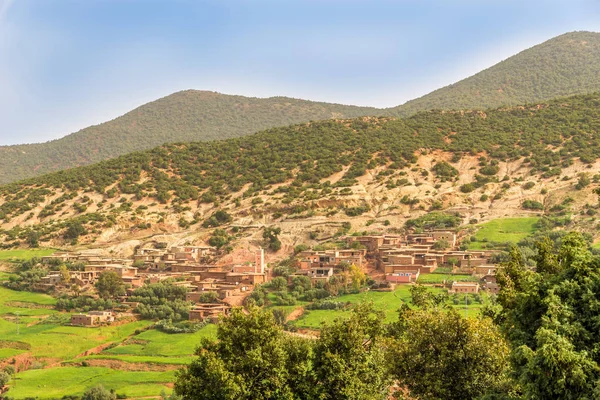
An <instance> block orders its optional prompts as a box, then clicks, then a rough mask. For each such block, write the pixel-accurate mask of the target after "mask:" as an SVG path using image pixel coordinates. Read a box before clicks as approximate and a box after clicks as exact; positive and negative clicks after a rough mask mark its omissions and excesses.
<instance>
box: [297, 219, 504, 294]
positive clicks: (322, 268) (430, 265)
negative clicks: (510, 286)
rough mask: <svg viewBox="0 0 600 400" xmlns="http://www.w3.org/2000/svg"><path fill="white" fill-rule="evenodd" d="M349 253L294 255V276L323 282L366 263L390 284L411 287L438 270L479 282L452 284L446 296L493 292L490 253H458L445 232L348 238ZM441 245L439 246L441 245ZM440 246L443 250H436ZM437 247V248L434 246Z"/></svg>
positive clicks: (453, 238) (493, 269)
mask: <svg viewBox="0 0 600 400" xmlns="http://www.w3.org/2000/svg"><path fill="white" fill-rule="evenodd" d="M346 240H347V243H348V247H349V249H344V250H325V251H303V252H301V253H299V254H298V259H299V261H298V267H299V268H300V270H299V271H298V272H297V274H302V275H306V276H308V277H310V279H311V281H313V282H315V281H318V280H327V279H329V278H330V277H331V276H333V275H334V273H335V271H336V270H339V269H340V268H341V267H343V266H344V265H346V266H347V265H356V266H358V267H362V266H363V265H364V264H365V263H367V262H369V263H371V264H372V265H375V266H376V267H377V269H379V270H380V271H382V272H383V273H384V275H385V280H386V281H387V282H390V283H391V284H403V283H415V282H416V281H417V279H418V278H419V276H420V275H421V274H430V273H432V272H434V271H435V270H436V269H437V268H438V267H440V266H450V267H452V269H453V271H454V272H458V273H468V274H472V275H475V276H477V277H478V278H481V279H482V284H483V286H482V285H480V284H479V283H477V282H453V283H451V284H449V285H450V286H449V292H450V293H478V292H479V290H480V289H481V288H485V289H487V290H489V291H491V292H497V290H498V287H497V285H496V283H495V273H496V268H497V267H496V265H494V264H493V263H492V262H491V257H492V255H493V254H494V252H493V251H470V250H465V251H461V250H458V249H457V248H458V244H459V239H458V237H457V235H456V233H455V232H452V231H447V230H439V231H436V230H434V231H430V232H425V233H409V234H406V235H378V236H349V237H347V238H346ZM442 241H443V242H442ZM440 242H442V243H443V246H439V244H440ZM436 243H438V245H436Z"/></svg>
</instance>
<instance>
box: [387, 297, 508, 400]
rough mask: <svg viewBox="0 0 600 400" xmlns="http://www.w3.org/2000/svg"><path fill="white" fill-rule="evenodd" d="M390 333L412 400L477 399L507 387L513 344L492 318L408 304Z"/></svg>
mask: <svg viewBox="0 0 600 400" xmlns="http://www.w3.org/2000/svg"><path fill="white" fill-rule="evenodd" d="M390 332H391V335H392V337H393V339H392V341H391V343H389V347H390V349H391V350H390V352H389V355H388V357H389V362H390V365H391V368H392V371H393V375H394V377H395V378H396V379H398V381H399V384H400V387H403V388H404V387H405V388H406V389H408V392H409V394H410V398H426V399H431V400H445V399H450V400H452V399H456V400H463V399H475V398H479V397H480V396H482V395H484V394H486V393H490V392H491V393H494V392H502V391H503V389H505V387H506V381H507V375H506V373H507V366H508V365H507V358H508V353H509V348H508V345H507V344H506V342H505V341H504V339H503V337H502V335H501V334H500V332H499V331H498V329H497V327H495V326H494V325H493V324H492V322H491V320H489V319H474V318H463V317H461V316H460V314H459V313H458V312H457V311H455V310H444V309H439V308H434V309H431V308H428V309H423V310H410V309H408V308H403V309H401V311H400V319H399V321H398V322H396V323H394V324H392V325H391V326H390ZM417 371H418V372H417Z"/></svg>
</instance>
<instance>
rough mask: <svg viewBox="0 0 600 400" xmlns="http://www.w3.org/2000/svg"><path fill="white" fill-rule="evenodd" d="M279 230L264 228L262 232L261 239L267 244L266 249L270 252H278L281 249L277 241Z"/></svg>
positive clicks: (279, 242)
mask: <svg viewBox="0 0 600 400" xmlns="http://www.w3.org/2000/svg"><path fill="white" fill-rule="evenodd" d="M280 233H281V228H270V227H269V228H265V229H264V231H263V239H264V240H265V241H266V242H267V248H268V249H269V250H271V251H278V250H279V249H281V241H280V240H279V234H280Z"/></svg>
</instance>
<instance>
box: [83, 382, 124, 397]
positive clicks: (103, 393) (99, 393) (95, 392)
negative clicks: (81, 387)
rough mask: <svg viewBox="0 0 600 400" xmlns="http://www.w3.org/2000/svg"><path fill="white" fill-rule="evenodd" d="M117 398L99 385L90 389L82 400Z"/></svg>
mask: <svg viewBox="0 0 600 400" xmlns="http://www.w3.org/2000/svg"><path fill="white" fill-rule="evenodd" d="M116 398H117V396H116V395H115V394H114V393H113V392H111V391H109V390H106V389H105V388H104V386H102V385H97V386H94V387H92V388H89V389H88V390H86V391H85V392H84V393H83V396H81V400H115V399H116Z"/></svg>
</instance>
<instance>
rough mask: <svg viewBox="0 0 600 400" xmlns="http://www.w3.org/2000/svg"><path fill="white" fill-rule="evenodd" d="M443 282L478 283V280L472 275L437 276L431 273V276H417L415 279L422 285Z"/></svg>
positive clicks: (449, 274)
mask: <svg viewBox="0 0 600 400" xmlns="http://www.w3.org/2000/svg"><path fill="white" fill-rule="evenodd" d="M444 281H447V282H452V281H456V282H479V278H477V277H476V276H473V275H467V274H451V273H448V274H438V273H435V272H434V273H433V274H422V275H419V278H418V279H417V282H418V283H423V284H436V283H440V284H441V283H444Z"/></svg>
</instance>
